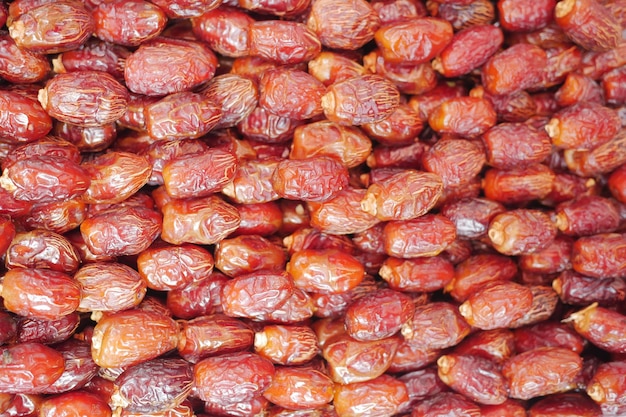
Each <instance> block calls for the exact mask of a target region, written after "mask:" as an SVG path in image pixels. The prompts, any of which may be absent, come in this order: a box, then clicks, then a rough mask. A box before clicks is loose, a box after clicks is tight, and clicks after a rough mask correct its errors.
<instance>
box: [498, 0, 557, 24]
mask: <svg viewBox="0 0 626 417" xmlns="http://www.w3.org/2000/svg"><path fill="white" fill-rule="evenodd" d="M555 5H556V0H542V1H538V2H531V1H515V0H501V1H499V2H498V12H499V14H500V24H501V25H502V27H503V28H504V29H505V30H508V31H510V32H530V31H533V30H538V29H541V28H542V27H545V26H546V25H548V24H549V23H550V22H551V21H552V16H553V14H554V6H555Z"/></svg>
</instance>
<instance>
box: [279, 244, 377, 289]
mask: <svg viewBox="0 0 626 417" xmlns="http://www.w3.org/2000/svg"><path fill="white" fill-rule="evenodd" d="M286 269H287V272H288V273H289V274H291V276H292V277H293V281H294V284H295V285H296V286H297V287H299V288H302V289H303V290H305V291H309V292H329V293H342V292H345V291H348V290H351V289H353V288H354V287H356V286H357V285H359V283H360V282H361V281H363V278H364V276H365V268H364V266H363V265H362V264H361V263H360V262H359V261H358V260H357V259H356V258H355V257H354V256H352V255H350V254H348V253H345V252H343V251H340V250H338V249H304V250H299V251H296V252H295V253H293V254H292V255H291V259H290V261H289V263H288V264H287V267H286Z"/></svg>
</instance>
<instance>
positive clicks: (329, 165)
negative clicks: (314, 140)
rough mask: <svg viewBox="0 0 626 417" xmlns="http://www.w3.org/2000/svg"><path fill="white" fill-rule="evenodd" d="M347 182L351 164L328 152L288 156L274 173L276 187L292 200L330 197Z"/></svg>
mask: <svg viewBox="0 0 626 417" xmlns="http://www.w3.org/2000/svg"><path fill="white" fill-rule="evenodd" d="M347 185H348V170H347V168H346V167H345V166H343V165H342V164H341V163H340V162H339V161H337V160H336V159H334V158H331V157H328V156H313V157H310V158H307V159H284V160H282V161H280V162H279V163H278V165H277V166H276V169H275V171H274V172H273V174H272V186H273V187H274V191H275V192H276V193H277V194H278V195H279V196H280V197H282V198H287V199H292V200H304V201H314V202H324V201H328V200H330V199H331V198H333V197H334V196H336V195H337V193H338V192H339V191H341V190H342V189H343V188H345V187H346V186H347Z"/></svg>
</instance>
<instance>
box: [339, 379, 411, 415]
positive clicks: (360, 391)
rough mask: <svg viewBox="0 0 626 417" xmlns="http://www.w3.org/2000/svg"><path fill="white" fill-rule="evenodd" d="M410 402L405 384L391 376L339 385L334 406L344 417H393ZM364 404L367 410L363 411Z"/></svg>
mask: <svg viewBox="0 0 626 417" xmlns="http://www.w3.org/2000/svg"><path fill="white" fill-rule="evenodd" d="M408 400H409V395H408V390H407V387H406V385H405V383H404V382H403V381H401V380H399V379H396V378H394V377H392V376H390V375H381V376H379V377H378V378H376V379H373V380H371V381H363V382H354V383H351V384H347V385H338V386H337V387H336V388H335V396H334V401H333V404H334V405H335V410H336V412H337V414H338V415H339V416H342V417H357V416H359V417H375V416H376V417H391V416H393V415H396V414H397V412H398V411H400V407H401V406H402V405H403V404H404V403H405V402H407V401H408ZM363 403H367V409H366V410H362V408H361V407H362V405H363Z"/></svg>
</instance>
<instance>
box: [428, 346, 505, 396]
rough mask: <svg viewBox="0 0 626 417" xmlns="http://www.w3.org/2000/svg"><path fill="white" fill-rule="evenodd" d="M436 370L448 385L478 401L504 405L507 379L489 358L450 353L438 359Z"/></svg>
mask: <svg viewBox="0 0 626 417" xmlns="http://www.w3.org/2000/svg"><path fill="white" fill-rule="evenodd" d="M437 371H438V375H439V378H441V380H442V381H443V382H444V383H445V384H446V385H448V386H449V387H450V388H452V389H453V390H454V391H456V392H458V393H460V394H463V395H465V396H466V397H467V398H469V399H471V400H472V401H476V402H477V403H479V404H501V403H503V402H504V401H505V400H506V399H507V397H508V387H507V383H506V380H505V379H504V376H503V375H502V373H501V372H500V370H499V369H498V365H497V364H496V363H494V362H492V361H491V360H489V359H486V358H482V357H480V356H473V355H459V354H455V353H451V354H447V355H443V356H440V357H439V359H437ZM469 375H473V377H468V376H469Z"/></svg>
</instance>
